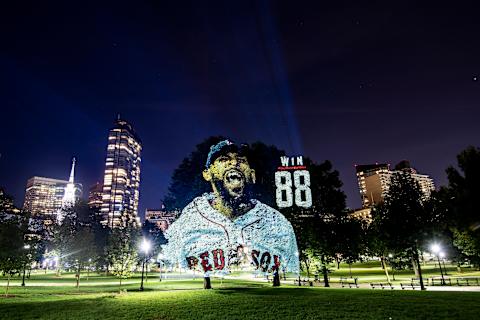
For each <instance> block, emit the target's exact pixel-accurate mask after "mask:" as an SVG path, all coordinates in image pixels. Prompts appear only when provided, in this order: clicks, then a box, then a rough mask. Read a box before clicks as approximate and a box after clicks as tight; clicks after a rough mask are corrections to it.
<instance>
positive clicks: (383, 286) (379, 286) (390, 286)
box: [370, 282, 393, 289]
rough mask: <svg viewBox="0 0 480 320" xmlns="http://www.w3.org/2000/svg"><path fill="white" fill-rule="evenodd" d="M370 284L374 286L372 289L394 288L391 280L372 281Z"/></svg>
mask: <svg viewBox="0 0 480 320" xmlns="http://www.w3.org/2000/svg"><path fill="white" fill-rule="evenodd" d="M370 286H371V287H372V289H375V288H382V289H385V288H390V289H393V286H392V284H391V283H389V282H384V283H381V282H379V283H370Z"/></svg>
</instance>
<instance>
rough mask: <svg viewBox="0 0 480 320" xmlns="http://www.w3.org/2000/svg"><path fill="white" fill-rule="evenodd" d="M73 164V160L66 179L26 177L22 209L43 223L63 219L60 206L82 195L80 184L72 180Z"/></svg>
mask: <svg viewBox="0 0 480 320" xmlns="http://www.w3.org/2000/svg"><path fill="white" fill-rule="evenodd" d="M74 166H75V160H73V163H72V169H71V171H70V179H69V180H68V181H67V180H59V179H52V178H45V177H32V178H30V179H28V181H27V187H26V190H25V201H24V204H23V209H25V210H27V211H29V212H31V213H32V215H33V216H34V217H38V218H40V219H42V220H43V221H44V224H45V225H51V224H53V223H55V222H60V221H61V220H63V219H62V218H63V217H61V216H60V213H61V211H62V208H65V207H66V206H70V205H73V204H74V203H75V201H77V200H78V199H79V198H80V197H81V196H82V185H81V184H80V183H75V182H74V170H75V169H74V168H75V167H74Z"/></svg>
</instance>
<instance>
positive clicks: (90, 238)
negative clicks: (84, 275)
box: [53, 200, 98, 288]
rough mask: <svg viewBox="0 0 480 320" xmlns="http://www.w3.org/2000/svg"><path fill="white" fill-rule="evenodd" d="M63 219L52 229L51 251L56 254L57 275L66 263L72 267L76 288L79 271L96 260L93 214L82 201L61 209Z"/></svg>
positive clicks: (78, 283) (78, 280)
mask: <svg viewBox="0 0 480 320" xmlns="http://www.w3.org/2000/svg"><path fill="white" fill-rule="evenodd" d="M62 211H63V212H62V214H63V216H64V219H63V221H62V223H61V224H57V225H55V226H54V228H53V249H54V251H55V252H56V253H57V256H56V258H57V274H58V275H59V274H60V270H61V265H62V264H63V263H65V262H68V263H69V264H70V265H72V266H74V268H75V272H76V280H77V288H78V287H79V285H80V275H81V270H82V269H83V268H85V266H86V265H89V264H90V261H91V260H95V259H96V255H97V252H98V250H97V248H96V245H95V233H94V230H95V229H94V227H95V214H94V212H93V211H92V210H91V209H90V208H89V207H88V204H87V203H86V201H84V200H79V201H77V202H76V203H75V205H73V206H71V207H67V208H63V209H62Z"/></svg>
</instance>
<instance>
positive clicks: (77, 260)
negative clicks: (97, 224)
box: [66, 225, 97, 288]
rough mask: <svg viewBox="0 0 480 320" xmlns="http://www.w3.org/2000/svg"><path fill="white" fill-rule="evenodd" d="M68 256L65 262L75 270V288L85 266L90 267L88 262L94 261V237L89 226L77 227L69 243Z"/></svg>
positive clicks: (78, 283) (95, 251) (78, 284)
mask: <svg viewBox="0 0 480 320" xmlns="http://www.w3.org/2000/svg"><path fill="white" fill-rule="evenodd" d="M69 250H70V253H71V254H70V255H68V256H67V259H66V260H67V261H69V262H70V264H71V265H72V266H74V268H75V278H76V280H77V284H76V286H77V288H78V287H79V286H80V276H81V272H82V269H84V268H85V266H87V267H90V262H91V261H92V260H95V256H96V253H97V250H96V247H95V235H94V233H93V230H92V228H91V227H90V226H84V225H79V226H78V227H77V229H76V232H75V234H74V235H73V237H72V238H71V239H70V243H69Z"/></svg>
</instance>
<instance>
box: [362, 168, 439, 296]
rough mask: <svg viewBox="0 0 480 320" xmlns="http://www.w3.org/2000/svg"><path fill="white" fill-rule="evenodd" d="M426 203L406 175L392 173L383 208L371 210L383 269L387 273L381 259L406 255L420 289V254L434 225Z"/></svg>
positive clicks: (402, 172) (412, 180)
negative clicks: (390, 253) (409, 259)
mask: <svg viewBox="0 0 480 320" xmlns="http://www.w3.org/2000/svg"><path fill="white" fill-rule="evenodd" d="M426 200H427V199H426V198H425V196H424V194H423V193H422V191H421V189H420V186H419V185H418V183H417V182H416V181H415V180H414V179H413V177H412V175H411V173H410V172H409V171H399V172H395V173H393V174H392V176H391V180H390V187H389V190H388V192H387V194H386V195H385V198H384V202H383V204H381V205H379V206H378V207H376V208H375V209H374V210H372V220H373V221H372V224H371V226H370V228H371V232H372V234H373V235H374V238H375V241H376V243H375V245H376V248H377V250H378V251H377V252H378V253H379V254H380V255H381V257H382V264H383V267H384V268H385V269H386V265H385V264H384V259H385V255H386V253H387V252H392V253H393V254H396V253H398V254H401V253H407V254H408V255H409V256H410V257H411V258H412V265H413V268H414V269H415V270H416V273H417V271H418V276H419V278H420V284H421V286H422V289H423V288H424V286H423V280H422V275H421V267H420V261H419V260H420V258H419V250H420V249H421V245H422V244H423V243H424V241H425V239H427V238H428V237H427V235H431V233H430V230H431V225H432V224H433V222H434V217H433V213H432V211H430V210H427V209H426V205H425V204H426ZM387 277H388V276H387Z"/></svg>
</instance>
